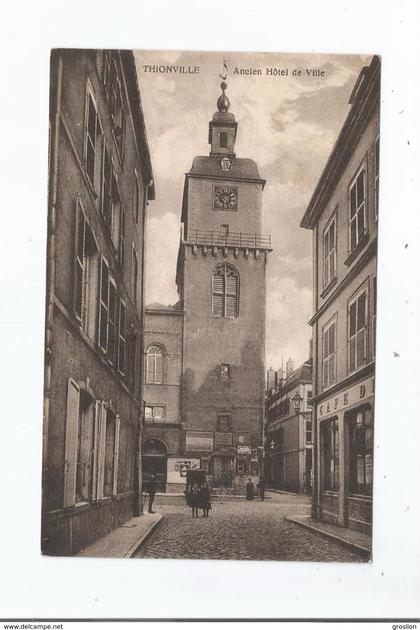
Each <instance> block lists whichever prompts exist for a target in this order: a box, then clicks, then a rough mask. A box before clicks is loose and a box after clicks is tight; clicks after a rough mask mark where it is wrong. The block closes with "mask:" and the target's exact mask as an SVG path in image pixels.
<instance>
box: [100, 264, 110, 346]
mask: <svg viewBox="0 0 420 630" xmlns="http://www.w3.org/2000/svg"><path fill="white" fill-rule="evenodd" d="M108 311H109V269H108V265H107V264H106V262H105V261H104V260H103V259H102V260H101V282H100V294H99V335H98V341H99V346H100V347H101V348H102V350H103V351H104V352H106V351H107V350H108Z"/></svg>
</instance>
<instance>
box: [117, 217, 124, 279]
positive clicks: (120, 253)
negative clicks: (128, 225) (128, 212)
mask: <svg viewBox="0 0 420 630" xmlns="http://www.w3.org/2000/svg"><path fill="white" fill-rule="evenodd" d="M119 228H120V233H119V243H118V260H119V263H120V265H121V267H122V268H123V269H124V267H125V208H124V206H123V205H122V204H121V207H120V226H119Z"/></svg>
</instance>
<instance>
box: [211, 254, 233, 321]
mask: <svg viewBox="0 0 420 630" xmlns="http://www.w3.org/2000/svg"><path fill="white" fill-rule="evenodd" d="M212 313H213V315H215V316H217V317H238V314H239V275H238V272H237V271H236V269H234V268H233V267H231V266H230V265H218V266H217V267H216V269H215V270H214V271H213V276H212Z"/></svg>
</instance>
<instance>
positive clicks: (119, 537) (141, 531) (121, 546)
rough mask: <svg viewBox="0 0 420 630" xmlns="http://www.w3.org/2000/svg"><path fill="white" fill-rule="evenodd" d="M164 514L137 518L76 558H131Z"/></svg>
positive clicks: (145, 515) (101, 539) (85, 549)
mask: <svg viewBox="0 0 420 630" xmlns="http://www.w3.org/2000/svg"><path fill="white" fill-rule="evenodd" d="M161 520H162V514H159V513H156V514H143V516H136V517H135V518H131V519H130V520H129V521H127V522H126V523H124V525H122V526H121V527H117V529H114V530H113V531H112V532H109V534H106V535H105V536H102V538H99V540H97V541H96V542H94V543H93V544H92V545H88V546H87V547H85V548H84V549H83V550H82V551H80V552H79V553H78V554H76V556H78V557H85V558H131V557H132V556H134V554H135V553H136V551H137V549H138V548H139V547H140V545H141V544H142V543H143V542H144V541H145V540H146V538H147V537H148V536H149V535H150V534H151V533H152V532H153V531H154V529H156V527H157V526H158V525H159V523H160V521H161Z"/></svg>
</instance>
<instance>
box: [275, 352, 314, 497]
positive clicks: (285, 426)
mask: <svg viewBox="0 0 420 630" xmlns="http://www.w3.org/2000/svg"><path fill="white" fill-rule="evenodd" d="M276 380H278V385H277V387H276V388H275V389H270V390H268V391H267V396H266V402H265V408H266V424H265V475H264V476H265V482H266V484H267V486H269V487H271V488H277V489H279V490H286V491H288V492H297V493H300V494H311V492H312V459H313V457H312V449H313V446H312V359H309V360H308V361H306V362H305V363H303V364H302V365H301V366H300V367H299V368H298V369H297V370H295V371H294V372H292V374H290V375H289V376H288V377H287V378H286V379H283V378H281V377H280V378H278V379H276ZM296 396H298V397H299V400H300V402H299V407H298V408H297V409H295V403H294V401H293V398H294V397H296Z"/></svg>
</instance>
